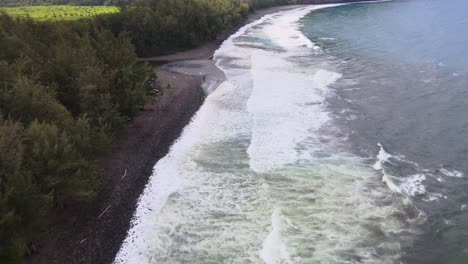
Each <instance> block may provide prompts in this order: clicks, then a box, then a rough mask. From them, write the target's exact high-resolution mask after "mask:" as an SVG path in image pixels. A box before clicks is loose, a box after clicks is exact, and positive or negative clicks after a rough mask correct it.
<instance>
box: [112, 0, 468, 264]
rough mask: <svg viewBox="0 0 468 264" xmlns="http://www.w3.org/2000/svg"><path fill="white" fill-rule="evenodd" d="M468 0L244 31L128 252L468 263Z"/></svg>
mask: <svg viewBox="0 0 468 264" xmlns="http://www.w3.org/2000/svg"><path fill="white" fill-rule="evenodd" d="M466 10H468V2H465V1H462V0H453V1H450V3H448V2H447V1H441V0H405V1H392V2H378V3H362V4H349V5H321V6H308V7H302V8H298V9H293V10H287V11H282V12H279V13H276V14H272V15H267V16H265V17H263V18H262V19H260V20H258V21H255V22H253V23H251V24H249V25H246V26H244V27H243V28H242V29H240V30H239V31H238V32H237V33H235V34H234V35H232V36H231V37H230V38H229V39H227V40H226V41H225V42H224V43H223V44H222V45H221V47H220V49H219V50H218V51H217V52H216V53H215V56H214V61H215V62H216V65H217V66H218V67H219V68H220V69H221V70H222V71H223V72H224V75H225V80H224V82H222V83H221V84H220V85H219V86H217V87H216V88H215V89H213V87H211V88H210V89H207V92H209V95H208V96H207V98H206V101H205V103H204V104H203V105H202V107H201V109H200V110H199V112H198V113H197V114H196V115H195V116H194V118H193V120H192V122H191V123H190V124H189V125H188V126H187V127H186V128H185V130H184V132H183V134H182V136H181V137H180V138H179V139H178V140H177V141H176V142H175V144H174V145H173V146H172V148H171V150H170V152H169V154H168V155H167V156H166V157H164V158H163V159H162V160H160V161H159V162H158V163H157V164H156V165H155V167H154V172H153V176H152V177H151V178H150V181H149V183H148V185H147V186H146V189H145V191H144V193H143V194H142V196H141V198H140V201H139V204H138V208H137V211H136V212H135V215H134V220H133V224H132V228H131V229H130V231H129V234H128V237H127V238H126V240H125V241H124V243H123V245H122V248H121V249H120V251H119V253H118V255H117V257H116V259H115V263H267V264H270V263H271V264H275V263H467V261H468V208H467V204H468V194H467V191H468V180H467V179H468V176H467V175H466V174H467V173H468V15H467V13H466V12H465V11H466Z"/></svg>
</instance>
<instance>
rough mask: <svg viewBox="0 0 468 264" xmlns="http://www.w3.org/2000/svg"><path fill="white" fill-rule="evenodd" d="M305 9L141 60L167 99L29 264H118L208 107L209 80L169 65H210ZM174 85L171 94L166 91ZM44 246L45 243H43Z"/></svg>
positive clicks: (150, 107) (125, 140) (121, 146)
mask: <svg viewBox="0 0 468 264" xmlns="http://www.w3.org/2000/svg"><path fill="white" fill-rule="evenodd" d="M303 6H304V5H291V6H278V7H271V8H266V9H262V10H259V11H257V12H255V13H253V14H251V15H249V18H248V19H246V20H245V21H244V22H243V23H241V24H240V25H239V26H238V27H236V28H234V29H232V30H230V31H228V32H226V33H225V34H223V35H222V36H220V37H219V38H217V39H215V40H213V41H210V42H207V43H205V44H204V45H202V46H200V47H197V48H194V49H191V50H188V51H184V52H178V53H175V54H171V55H164V56H157V57H151V58H145V59H140V60H139V61H141V62H149V63H151V64H152V65H153V66H154V68H155V70H157V71H158V80H159V82H160V84H161V86H162V88H163V90H164V95H163V96H160V97H158V98H156V99H155V101H153V102H151V103H148V104H146V105H145V107H144V110H143V111H142V112H140V113H139V114H138V115H137V116H136V117H134V118H133V120H132V124H131V125H130V126H129V128H128V129H127V131H126V132H125V133H123V134H122V135H120V136H119V137H118V138H117V140H116V142H115V143H114V144H113V147H112V150H111V151H110V152H109V153H108V154H106V155H105V156H104V157H101V158H99V159H98V160H97V161H98V162H97V163H98V164H99V165H101V168H102V169H103V175H102V177H101V179H100V182H99V184H98V186H97V187H96V197H95V198H94V199H92V200H91V201H89V202H87V203H85V204H81V205H76V206H73V208H71V207H70V208H67V210H65V212H64V213H60V214H59V215H57V217H56V220H57V221H56V222H57V224H54V223H52V225H55V226H56V228H55V229H54V230H53V231H52V232H50V233H49V234H45V235H44V236H43V237H42V239H43V240H47V242H40V243H38V251H39V253H38V254H36V255H32V256H30V257H29V258H28V260H27V263H33V264H53V263H58V264H59V263H60V264H62V263H69V264H74V263H80V264H85V263H112V262H113V261H114V258H115V256H116V254H117V252H118V250H119V249H120V246H121V244H122V242H123V241H124V239H125V238H126V236H127V232H128V230H129V228H130V224H131V219H132V217H133V214H134V212H135V209H136V207H137V203H138V199H139V197H140V195H141V193H142V192H143V190H144V188H145V186H146V184H147V182H148V180H149V178H150V177H151V175H152V170H153V167H154V165H155V164H156V163H157V162H158V161H159V160H160V159H161V158H163V157H164V156H165V155H166V154H167V153H168V151H169V149H170V147H171V146H172V144H173V143H174V142H175V141H176V140H177V139H178V138H179V136H180V134H181V133H182V131H183V129H184V128H185V126H186V125H187V124H188V123H189V122H190V120H191V118H192V117H193V115H194V114H195V113H196V112H197V111H198V109H199V108H200V106H201V105H202V104H203V102H204V98H205V95H206V94H205V92H204V90H203V87H202V84H203V82H204V79H205V76H206V75H190V74H184V73H181V72H178V71H176V70H173V69H171V68H170V67H169V68H168V67H164V66H165V64H169V63H172V62H184V61H190V60H210V59H211V58H212V57H213V54H214V52H215V51H216V50H217V49H218V48H219V47H220V45H221V44H222V43H223V42H224V40H226V39H227V38H228V37H229V36H231V35H232V34H234V33H235V32H236V31H237V30H239V29H240V28H241V27H242V26H244V25H246V24H249V23H251V22H253V21H255V20H257V19H259V18H261V17H262V16H264V15H267V14H272V13H276V12H280V11H283V10H288V9H294V8H299V7H303ZM168 84H170V86H171V87H172V88H171V89H166V88H165V87H166V86H167V85H168ZM38 241H40V239H38Z"/></svg>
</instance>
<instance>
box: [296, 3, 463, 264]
mask: <svg viewBox="0 0 468 264" xmlns="http://www.w3.org/2000/svg"><path fill="white" fill-rule="evenodd" d="M467 11H468V1H464V0H452V1H442V0H407V1H392V2H382V3H371V4H353V5H346V6H339V7H334V8H328V9H323V10H318V11H316V12H313V13H311V14H310V15H308V16H307V17H306V18H304V19H303V21H302V23H303V28H302V30H303V32H304V34H305V35H306V36H308V37H309V38H310V39H311V40H312V41H313V42H314V43H316V44H317V45H318V46H320V47H321V48H322V50H323V52H324V53H326V54H327V55H329V56H330V58H331V61H332V62H333V63H334V64H336V65H338V66H337V67H338V68H339V70H340V73H341V74H343V77H342V78H341V79H340V80H339V81H338V82H337V83H336V84H335V85H334V87H333V89H334V91H335V95H336V96H333V97H331V98H330V99H329V107H330V109H331V110H332V111H333V112H334V113H335V115H336V119H337V123H339V124H340V125H341V126H342V127H343V129H344V131H347V133H348V134H349V138H350V142H352V145H353V149H354V151H355V152H356V153H358V154H359V155H361V156H365V157H372V158H373V159H374V160H375V157H376V156H377V154H378V153H379V151H381V153H382V151H386V152H387V153H388V154H389V155H391V156H390V157H389V158H387V159H386V160H384V161H382V169H383V171H382V174H385V175H387V176H388V179H389V180H390V181H391V182H392V183H393V184H395V185H396V186H397V187H398V190H397V192H399V193H400V194H401V195H403V196H407V197H408V198H409V199H410V200H411V202H412V203H414V204H415V205H416V206H417V207H418V208H419V209H420V210H421V211H422V212H424V213H425V214H426V216H427V219H426V221H425V222H424V224H423V226H422V230H423V232H422V233H421V234H420V235H419V237H418V239H417V240H416V242H415V243H414V244H412V245H411V246H409V247H407V248H405V249H404V252H405V256H404V259H403V261H404V262H405V263H468V208H467V206H466V205H467V204H468V12H467ZM378 143H380V144H381V145H382V146H383V150H381V149H379V147H378V145H377V144H378Z"/></svg>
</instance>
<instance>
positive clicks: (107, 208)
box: [97, 205, 111, 219]
mask: <svg viewBox="0 0 468 264" xmlns="http://www.w3.org/2000/svg"><path fill="white" fill-rule="evenodd" d="M110 207H111V206H110V205H109V206H107V207H106V209H104V211H102V213H101V214H100V215H99V216H98V218H97V219H99V218H101V216H103V215H104V214H105V213H106V212H107V210H109V208H110Z"/></svg>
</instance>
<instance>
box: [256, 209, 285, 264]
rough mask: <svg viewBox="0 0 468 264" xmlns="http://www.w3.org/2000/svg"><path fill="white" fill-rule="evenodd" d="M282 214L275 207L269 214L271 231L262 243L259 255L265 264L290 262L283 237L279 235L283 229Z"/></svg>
mask: <svg viewBox="0 0 468 264" xmlns="http://www.w3.org/2000/svg"><path fill="white" fill-rule="evenodd" d="M281 218H282V214H281V211H280V210H279V209H275V211H274V212H273V214H272V216H271V231H270V233H269V234H268V236H267V237H266V238H265V240H264V241H263V243H262V250H261V251H260V252H259V255H260V257H261V258H262V260H263V261H264V262H265V263H266V264H280V263H284V264H287V263H291V256H290V253H289V251H288V247H287V244H286V242H285V241H284V238H283V237H282V235H281V232H282V229H283V223H282V219H281Z"/></svg>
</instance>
